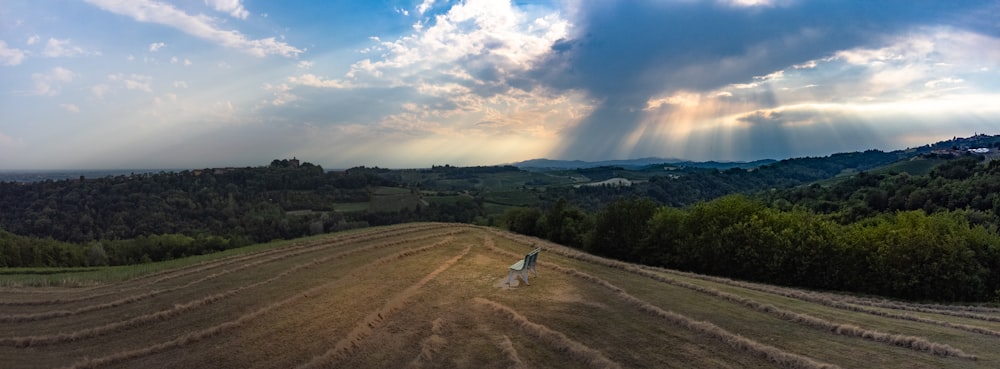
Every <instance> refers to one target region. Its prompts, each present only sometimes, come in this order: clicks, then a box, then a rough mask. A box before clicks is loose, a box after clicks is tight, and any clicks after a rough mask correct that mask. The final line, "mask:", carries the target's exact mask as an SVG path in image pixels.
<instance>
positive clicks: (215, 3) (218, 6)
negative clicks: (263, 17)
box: [205, 0, 250, 19]
mask: <svg viewBox="0 0 1000 369" xmlns="http://www.w3.org/2000/svg"><path fill="white" fill-rule="evenodd" d="M205 4H208V5H211V6H212V7H213V8H215V10H218V11H220V12H223V13H229V15H231V16H232V17H233V18H239V19H247V16H249V15H250V12H248V11H247V10H246V8H244V7H243V4H241V0H205Z"/></svg>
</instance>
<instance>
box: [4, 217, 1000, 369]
mask: <svg viewBox="0 0 1000 369" xmlns="http://www.w3.org/2000/svg"><path fill="white" fill-rule="evenodd" d="M535 247H540V248H541V249H542V252H541V254H540V256H539V259H538V260H539V263H538V273H539V275H538V276H537V277H536V276H535V275H534V274H531V275H530V278H529V281H530V282H531V284H530V285H526V284H525V283H524V282H523V281H516V282H515V283H511V284H509V285H508V284H507V283H505V279H506V277H507V268H508V266H510V265H511V264H513V263H514V262H516V261H517V260H519V259H521V258H523V257H524V255H525V254H526V253H528V252H530V251H531V250H532V249H533V248H535ZM173 265H174V266H173V267H171V268H161V269H157V268H150V269H149V270H150V272H148V273H147V274H144V275H141V276H135V277H131V278H129V279H124V280H116V279H104V280H101V281H98V282H95V283H90V284H89V285H87V284H79V283H78V284H77V285H86V286H85V287H72V288H71V287H65V286H57V287H4V288H3V289H2V290H0V293H2V294H0V296H2V297H0V327H2V329H0V332H2V333H0V367H3V368H53V367H59V368H63V367H65V368H126V367H128V368H159V367H174V368H247V367H254V368H323V367H336V368H363V367H413V368H433V367H440V368H453V367H464V368H527V367H536V368H544V367H553V368H554V367H561V368H566V367H573V368H586V367H593V368H615V367H621V368H630V367H664V368H669V367H674V368H771V367H791V368H835V367H842V368H873V367H878V368H941V367H949V368H995V367H998V366H1000V350H997V349H996V348H997V347H998V345H1000V309H992V308H985V307H973V306H965V307H963V306H941V305H923V304H913V303H898V302H889V301H884V300H878V299H867V298H858V297H850V296H843V295H836V294H830V293H819V292H809V291H802V290H794V289H789V288H781V287H774V286H767V285H761V284H751V283H744V282H738V281H730V280H725V279H718V278H711V277H705V276H699V275H694V274H686V273H681V272H676V271H671V270H663V269H655V268H648V267H641V266H637V265H633V264H626V263H621V262H616V261H611V260H607V259H602V258H598V257H594V256H591V255H588V254H584V253H581V252H578V251H576V250H572V249H569V248H565V247H563V246H559V245H554V244H551V243H547V242H544V241H540V240H537V239H532V238H527V237H523V236H518V235H514V234H510V233H506V232H503V231H498V230H494V229H490V228H481V227H473V226H466V225H456V224H439V223H419V224H406V225H399V226H392V227H382V228H373V229H366V230H360V231H353V232H348V233H337V234H330V235H326V236H322V237H316V238H310V239H306V240H300V241H294V242H286V243H281V244H277V245H273V247H268V248H261V247H258V248H255V249H252V251H250V252H244V253H236V252H234V253H232V254H229V255H226V256H224V257H220V258H215V259H210V260H200V261H197V262H193V263H179V262H174V264H173ZM5 278H18V276H17V275H3V276H0V279H5Z"/></svg>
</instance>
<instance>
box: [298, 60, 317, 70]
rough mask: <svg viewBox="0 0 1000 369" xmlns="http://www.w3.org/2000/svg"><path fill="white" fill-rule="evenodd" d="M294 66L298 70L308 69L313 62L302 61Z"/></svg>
mask: <svg viewBox="0 0 1000 369" xmlns="http://www.w3.org/2000/svg"><path fill="white" fill-rule="evenodd" d="M295 66H296V67H298V68H299V69H309V68H312V66H313V62H311V61H308V60H303V61H300V62H298V63H297V64H295Z"/></svg>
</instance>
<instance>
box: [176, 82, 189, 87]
mask: <svg viewBox="0 0 1000 369" xmlns="http://www.w3.org/2000/svg"><path fill="white" fill-rule="evenodd" d="M174 87H176V88H188V83H187V82H186V81H174Z"/></svg>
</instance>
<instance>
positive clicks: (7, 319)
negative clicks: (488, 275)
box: [0, 234, 442, 323]
mask: <svg viewBox="0 0 1000 369" xmlns="http://www.w3.org/2000/svg"><path fill="white" fill-rule="evenodd" d="M441 235H442V234H431V235H425V236H421V237H416V238H409V239H403V240H399V241H397V242H393V243H389V244H383V245H382V246H381V247H386V246H393V245H398V244H401V243H406V242H413V241H420V240H425V239H429V238H436V237H440V236H441ZM311 251H313V250H297V251H294V252H288V253H285V254H281V255H277V256H272V257H270V258H266V259H264V260H258V261H255V262H253V263H248V264H243V265H240V266H239V267H236V268H233V269H227V270H224V271H221V272H218V273H214V274H211V275H208V276H205V277H203V278H200V279H198V280H195V281H191V282H188V283H186V284H183V285H180V286H175V287H171V288H165V289H161V290H153V291H150V292H146V293H143V294H138V295H133V296H129V297H125V298H121V299H118V300H115V301H111V302H106V303H102V304H94V305H87V306H82V307H79V308H76V309H73V310H54V311H44V312H37V313H29V314H13V315H0V322H3V323H13V322H30V321H39V320H46V319H52V318H59V317H66V316H73V315H79V314H83V313H88V312H91V311H96V310H101V309H108V308H114V307H118V306H122V305H126V304H130V303H134V302H138V301H142V300H145V299H149V298H152V297H155V296H158V295H161V294H164V293H169V292H174V291H178V290H182V289H185V288H188V287H191V286H194V285H197V284H200V283H204V282H205V281H208V280H211V279H214V278H218V277H221V276H224V275H227V274H231V273H234V272H237V271H240V270H244V269H247V268H251V267H254V266H257V265H261V264H265V263H269V262H273V261H277V260H282V259H287V258H290V257H293V256H298V255H301V254H304V253H308V252H311Z"/></svg>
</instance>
